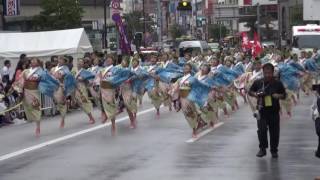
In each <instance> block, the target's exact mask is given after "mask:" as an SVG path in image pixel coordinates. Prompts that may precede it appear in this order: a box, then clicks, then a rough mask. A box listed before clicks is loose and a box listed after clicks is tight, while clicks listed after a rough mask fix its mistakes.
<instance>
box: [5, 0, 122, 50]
mask: <svg viewBox="0 0 320 180" xmlns="http://www.w3.org/2000/svg"><path fill="white" fill-rule="evenodd" d="M40 2H41V0H22V1H21V7H20V15H19V16H6V17H2V18H0V30H6V31H21V32H28V31H32V30H33V28H32V19H33V16H35V15H38V14H39V13H40V11H41V7H40ZM79 3H80V5H81V7H82V8H83V10H84V14H83V18H82V26H83V27H84V28H85V30H86V32H87V34H88V37H89V39H90V41H91V43H92V45H93V46H94V48H95V49H97V50H101V49H102V41H101V39H102V31H103V26H104V0H79ZM1 6H2V5H1ZM2 9H3V8H2V7H1V8H0V10H2ZM1 14H2V13H1ZM106 14H107V26H108V29H107V32H108V36H107V37H108V38H107V42H110V39H114V38H116V34H115V28H114V24H113V22H112V20H111V15H110V14H111V11H110V8H109V7H107V8H106ZM1 20H3V21H2V23H1Z"/></svg>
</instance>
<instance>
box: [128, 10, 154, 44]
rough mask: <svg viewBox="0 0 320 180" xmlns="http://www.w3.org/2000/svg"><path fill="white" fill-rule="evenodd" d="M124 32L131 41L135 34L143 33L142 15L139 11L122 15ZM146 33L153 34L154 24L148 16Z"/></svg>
mask: <svg viewBox="0 0 320 180" xmlns="http://www.w3.org/2000/svg"><path fill="white" fill-rule="evenodd" d="M123 19H124V21H125V25H126V30H127V34H128V38H129V39H133V37H134V34H135V33H136V32H144V20H143V13H142V12H141V11H133V12H132V13H128V14H124V15H123ZM145 21H146V32H150V33H152V32H154V29H155V28H154V26H155V24H156V23H155V22H154V21H153V19H152V18H151V17H150V16H147V15H146V20H145Z"/></svg>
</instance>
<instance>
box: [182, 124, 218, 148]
mask: <svg viewBox="0 0 320 180" xmlns="http://www.w3.org/2000/svg"><path fill="white" fill-rule="evenodd" d="M223 124H224V122H219V123H218V124H215V125H214V127H213V128H208V129H206V130H204V131H202V132H201V133H200V134H198V136H197V137H196V138H191V139H189V140H187V141H186V143H194V142H196V141H198V140H199V139H200V138H202V137H203V136H205V135H207V134H209V133H210V132H211V131H213V130H215V129H217V128H219V127H220V126H222V125H223Z"/></svg>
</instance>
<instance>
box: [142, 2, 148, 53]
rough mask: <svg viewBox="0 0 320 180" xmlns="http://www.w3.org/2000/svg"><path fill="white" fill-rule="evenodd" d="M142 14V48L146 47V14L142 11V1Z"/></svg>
mask: <svg viewBox="0 0 320 180" xmlns="http://www.w3.org/2000/svg"><path fill="white" fill-rule="evenodd" d="M142 13H143V46H144V47H146V40H145V38H144V37H145V35H146V32H147V30H146V29H147V28H146V13H145V9H144V0H142Z"/></svg>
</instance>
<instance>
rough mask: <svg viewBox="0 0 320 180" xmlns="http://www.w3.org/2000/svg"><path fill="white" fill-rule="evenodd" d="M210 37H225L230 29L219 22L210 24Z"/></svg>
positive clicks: (217, 38)
mask: <svg viewBox="0 0 320 180" xmlns="http://www.w3.org/2000/svg"><path fill="white" fill-rule="evenodd" d="M208 33H209V39H211V38H213V39H215V40H219V39H220V38H223V37H225V36H226V35H227V34H228V33H229V30H228V29H227V28H226V27H225V26H224V25H219V24H210V25H209V27H208Z"/></svg>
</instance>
